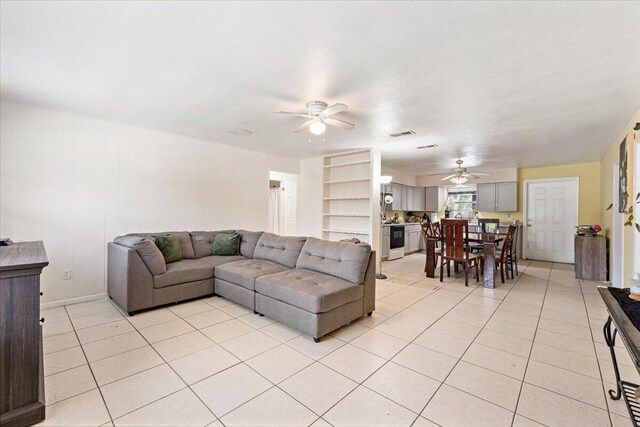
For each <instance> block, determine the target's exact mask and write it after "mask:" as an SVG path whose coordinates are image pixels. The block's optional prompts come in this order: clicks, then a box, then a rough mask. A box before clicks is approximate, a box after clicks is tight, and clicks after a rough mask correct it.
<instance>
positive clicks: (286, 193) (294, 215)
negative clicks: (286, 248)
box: [282, 181, 298, 236]
mask: <svg viewBox="0 0 640 427" xmlns="http://www.w3.org/2000/svg"><path fill="white" fill-rule="evenodd" d="M282 196H283V197H282V199H283V209H282V211H283V221H282V223H283V224H284V225H283V230H282V234H284V235H285V236H295V235H296V233H297V232H298V183H297V182H291V181H283V182H282Z"/></svg>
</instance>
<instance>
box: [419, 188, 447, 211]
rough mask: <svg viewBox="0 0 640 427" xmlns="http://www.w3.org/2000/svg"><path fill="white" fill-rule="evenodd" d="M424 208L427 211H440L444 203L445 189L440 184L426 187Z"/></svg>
mask: <svg viewBox="0 0 640 427" xmlns="http://www.w3.org/2000/svg"><path fill="white" fill-rule="evenodd" d="M424 190H425V191H424V192H425V203H424V210H425V211H427V212H438V211H440V210H441V209H442V205H443V204H444V191H443V188H442V187H440V186H431V187H425V189H424Z"/></svg>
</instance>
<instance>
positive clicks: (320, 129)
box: [309, 120, 327, 135]
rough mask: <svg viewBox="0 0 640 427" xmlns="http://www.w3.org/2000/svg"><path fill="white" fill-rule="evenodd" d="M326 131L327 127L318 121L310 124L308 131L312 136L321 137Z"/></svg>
mask: <svg viewBox="0 0 640 427" xmlns="http://www.w3.org/2000/svg"><path fill="white" fill-rule="evenodd" d="M326 129H327V126H326V125H325V124H324V123H322V121H320V120H318V121H315V122H313V123H311V125H310V126H309V131H310V132H311V133H312V134H314V135H322V134H323V133H324V131H325V130H326Z"/></svg>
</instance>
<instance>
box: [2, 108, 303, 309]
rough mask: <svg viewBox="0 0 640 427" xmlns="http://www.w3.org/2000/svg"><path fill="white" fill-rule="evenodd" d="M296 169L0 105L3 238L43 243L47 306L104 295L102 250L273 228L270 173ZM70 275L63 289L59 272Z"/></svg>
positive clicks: (192, 142) (155, 134) (288, 163)
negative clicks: (126, 240) (149, 239)
mask: <svg viewBox="0 0 640 427" xmlns="http://www.w3.org/2000/svg"><path fill="white" fill-rule="evenodd" d="M298 166H299V162H298V160H293V159H287V158H282V157H276V156H270V155H267V154H264V153H259V152H255V151H248V150H243V149H239V148H235V147H231V146H227V145H221V144H215V143H212V142H208V141H203V140H197V139H193V138H188V137H183V136H179V135H174V134H169V133H164V132H160V131H156V130H150V129H143V128H139V127H135V126H130V125H125V124H120V123H115V122H110V121H106V120H102V119H96V118H91V117H86V116H82V115H78V114H72V113H67V112H61V111H55V110H50V109H44V108H39V107H34V106H30V105H25V104H19V103H15V102H12V101H8V100H1V101H0V235H1V236H2V237H10V238H12V239H13V240H16V241H17V240H43V241H44V244H45V248H46V250H47V254H48V257H49V263H50V264H49V266H48V267H47V268H45V269H44V272H43V276H42V288H43V291H44V296H43V302H52V301H60V300H68V299H72V298H78V297H84V296H89V295H94V294H100V293H103V292H105V291H106V244H107V242H109V241H111V240H113V238H114V237H115V236H117V235H121V234H125V233H129V232H136V231H168V230H189V231H193V230H196V229H204V230H215V229H224V228H247V229H254V230H260V229H265V228H266V225H267V212H268V192H267V191H266V189H267V188H268V180H269V170H277V171H282V172H288V173H298ZM63 268H70V269H71V270H72V279H71V280H64V281H63V280H62V269H63Z"/></svg>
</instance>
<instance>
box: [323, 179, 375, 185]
mask: <svg viewBox="0 0 640 427" xmlns="http://www.w3.org/2000/svg"><path fill="white" fill-rule="evenodd" d="M365 181H370V179H369V178H365V179H346V180H344V181H325V182H324V183H325V184H348V183H350V182H365Z"/></svg>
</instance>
